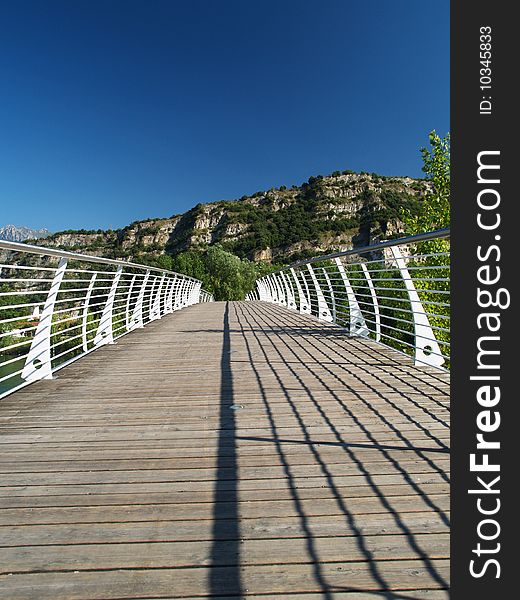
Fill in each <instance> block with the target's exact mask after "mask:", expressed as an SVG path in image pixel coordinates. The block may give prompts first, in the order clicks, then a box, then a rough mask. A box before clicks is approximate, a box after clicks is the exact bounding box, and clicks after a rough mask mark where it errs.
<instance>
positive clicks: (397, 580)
mask: <svg viewBox="0 0 520 600" xmlns="http://www.w3.org/2000/svg"><path fill="white" fill-rule="evenodd" d="M0 431H1V435H0V509H1V510H0V597H2V598H6V599H9V600H17V599H20V600H21V599H31V600H44V599H46V598H49V599H50V598H52V600H60V599H61V600H73V599H83V600H93V599H97V600H101V599H105V600H109V599H112V600H116V599H139V598H142V599H144V598H161V599H163V600H166V599H173V598H184V599H187V600H189V599H195V598H201V597H218V598H220V599H225V598H227V599H229V600H232V599H234V600H238V599H239V598H249V597H251V598H252V597H256V596H258V597H261V598H263V599H264V600H273V599H274V598H279V599H281V598H286V597H287V598H302V599H303V600H317V599H318V598H320V599H326V600H334V599H345V600H364V599H369V598H403V599H409V600H411V599H424V600H440V599H441V598H447V597H448V591H447V590H448V588H449V523H450V521H449V519H450V516H449V377H448V375H447V374H446V373H444V372H442V371H439V370H436V369H433V368H429V367H415V366H414V365H413V363H412V361H411V360H410V359H408V358H407V357H405V356H404V355H402V354H399V353H397V352H395V351H393V350H391V349H388V348H385V347H384V346H382V345H380V344H377V343H375V342H373V341H370V340H365V339H359V338H351V337H349V336H348V335H347V334H346V333H345V331H343V330H341V329H339V328H337V327H335V326H333V325H329V324H324V323H320V322H319V321H317V320H316V319H313V318H310V317H306V316H302V315H299V314H297V313H295V312H292V311H288V310H286V309H284V308H281V307H278V306H275V305H271V304H265V303H259V302H251V303H246V302H229V303H218V302H216V303H210V304H201V305H196V306H192V307H190V308H188V309H185V310H182V311H179V312H176V313H174V314H172V315H169V316H166V317H163V318H162V319H161V320H158V321H155V322H153V323H151V324H149V325H148V326H147V327H146V328H145V329H142V330H138V331H135V332H134V333H132V334H131V335H128V336H125V337H123V338H121V339H120V340H119V341H118V342H117V343H116V344H114V345H110V346H104V347H102V348H100V349H99V350H98V351H96V352H93V353H91V354H90V355H88V356H86V357H85V358H83V359H81V360H80V361H78V362H76V363H74V364H72V365H70V366H69V367H66V368H65V369H62V370H61V371H59V372H58V374H57V377H56V378H55V379H53V380H51V381H41V382H38V383H35V384H32V385H30V386H28V387H26V388H24V389H22V390H19V391H18V392H16V393H14V394H12V395H11V396H9V397H7V398H5V399H4V400H3V401H2V402H1V403H0Z"/></svg>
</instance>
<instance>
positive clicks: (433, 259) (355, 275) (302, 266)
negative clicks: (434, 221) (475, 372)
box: [246, 229, 450, 368]
mask: <svg viewBox="0 0 520 600" xmlns="http://www.w3.org/2000/svg"><path fill="white" fill-rule="evenodd" d="M449 238H450V231H449V229H441V230H438V231H433V232H429V233H424V234H419V235H415V236H409V237H406V238H401V239H397V240H389V241H385V242H381V243H379V244H375V245H373V246H366V247H363V248H359V249H355V250H348V251H346V252H338V253H335V254H328V255H326V256H318V257H315V258H312V259H310V260H307V261H300V262H297V263H295V264H293V265H291V266H289V267H287V268H284V269H281V270H279V271H275V272H273V273H270V274H269V275H267V276H265V277H262V278H260V279H258V280H257V281H256V286H255V289H254V290H253V291H251V292H250V293H249V294H248V295H247V297H246V299H247V300H261V301H266V302H274V303H276V304H279V305H281V306H285V307H287V308H290V309H293V310H296V311H299V312H300V313H302V314H308V315H313V316H315V317H317V318H318V319H320V320H322V321H326V322H333V323H336V324H338V325H340V326H342V327H345V328H346V329H347V330H348V331H349V333H350V334H351V335H356V336H361V337H370V338H372V339H374V340H376V341H377V342H382V343H385V344H386V345H388V346H392V347H393V348H395V349H397V350H399V351H401V352H405V353H406V354H409V355H412V356H413V357H414V359H415V364H426V365H431V366H435V367H441V368H449V361H450V244H449Z"/></svg>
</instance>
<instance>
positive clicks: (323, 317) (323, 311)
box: [307, 263, 332, 323]
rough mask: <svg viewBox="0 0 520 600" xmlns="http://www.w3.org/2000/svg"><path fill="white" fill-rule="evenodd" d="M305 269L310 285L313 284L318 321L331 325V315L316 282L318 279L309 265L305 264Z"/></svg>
mask: <svg viewBox="0 0 520 600" xmlns="http://www.w3.org/2000/svg"><path fill="white" fill-rule="evenodd" d="M307 269H308V271H309V273H310V276H311V279H312V283H313V284H314V289H315V290H316V299H317V300H318V319H319V320H320V321H326V322H327V323H331V322H332V315H331V314H330V310H329V307H328V305H327V301H326V300H325V296H324V295H323V292H322V291H321V287H320V284H319V282H318V278H317V277H316V273H314V270H313V268H312V267H311V265H310V263H307Z"/></svg>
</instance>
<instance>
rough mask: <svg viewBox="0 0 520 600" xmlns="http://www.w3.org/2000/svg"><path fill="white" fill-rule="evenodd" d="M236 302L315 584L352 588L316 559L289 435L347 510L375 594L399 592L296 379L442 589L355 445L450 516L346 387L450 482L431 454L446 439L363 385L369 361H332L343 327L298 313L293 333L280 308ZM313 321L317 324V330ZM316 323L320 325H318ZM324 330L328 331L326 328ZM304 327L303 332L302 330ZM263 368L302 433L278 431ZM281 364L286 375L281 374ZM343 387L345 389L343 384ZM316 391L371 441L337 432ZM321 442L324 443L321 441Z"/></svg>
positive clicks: (327, 589) (327, 593) (442, 448)
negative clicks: (309, 417)
mask: <svg viewBox="0 0 520 600" xmlns="http://www.w3.org/2000/svg"><path fill="white" fill-rule="evenodd" d="M235 307H236V309H235V310H237V312H238V315H237V316H238V318H237V321H238V324H239V326H240V329H241V330H242V334H243V342H244V345H245V347H246V352H247V357H248V359H249V362H250V364H251V368H252V370H253V372H254V374H255V378H256V380H257V385H258V388H259V390H260V394H261V397H262V403H263V406H264V409H265V412H266V414H267V417H268V422H269V426H270V430H271V432H270V434H271V435H270V437H269V438H262V439H264V440H265V441H267V440H269V441H271V442H272V443H273V445H274V447H275V448H276V452H277V455H278V457H279V460H280V462H281V464H282V467H283V471H284V474H285V477H286V483H287V485H288V488H289V491H290V496H291V498H292V501H293V504H294V508H295V511H296V514H297V515H298V517H299V519H300V521H301V528H302V530H303V531H304V532H305V535H306V546H307V554H308V559H309V561H310V562H311V563H312V568H313V571H314V578H315V581H316V582H317V583H318V584H319V587H320V589H321V591H322V594H323V597H324V598H330V597H332V596H331V594H332V592H333V591H335V590H338V589H344V590H346V589H352V588H348V587H344V588H343V587H341V588H338V586H336V585H334V586H330V585H329V584H328V583H327V579H326V577H325V575H324V573H323V570H322V566H321V564H320V560H319V553H318V550H317V545H316V541H315V539H314V538H313V535H312V529H311V526H310V523H309V518H308V516H307V515H306V513H305V511H304V509H303V503H302V501H301V498H300V496H299V493H298V485H297V482H296V477H295V476H294V474H293V470H292V469H291V465H290V461H289V459H288V455H287V454H286V452H285V450H284V447H285V446H286V444H287V442H290V443H299V444H304V445H305V446H306V447H307V449H308V450H309V451H310V453H311V455H312V457H313V459H314V462H315V465H317V466H318V467H319V471H320V472H321V474H322V476H323V478H324V480H325V481H326V484H327V488H328V490H329V491H330V492H331V495H332V497H333V498H334V500H335V502H336V505H337V508H338V509H339V510H338V512H339V513H340V514H342V515H343V516H344V519H345V525H346V526H347V528H348V531H349V532H350V535H353V536H354V539H355V540H356V544H357V547H358V551H359V553H360V555H361V556H362V557H363V558H362V560H363V561H364V562H366V564H367V567H368V569H369V572H370V574H371V577H372V579H373V581H374V583H375V584H376V586H377V588H378V589H379V590H381V592H379V593H380V594H385V593H387V594H388V595H387V596H385V597H388V598H396V597H398V595H397V594H395V593H394V592H391V591H390V588H391V586H390V584H389V582H388V581H387V580H386V578H385V575H384V572H383V571H384V569H381V567H380V565H379V564H378V561H376V560H374V556H373V554H372V551H371V549H370V547H369V544H368V543H367V539H366V537H365V535H363V528H362V525H361V524H360V523H359V519H358V518H357V517H356V515H355V514H354V513H353V512H352V511H351V509H350V508H349V502H348V499H347V498H346V497H345V494H344V493H343V491H342V489H341V488H340V486H338V484H337V483H336V477H335V475H334V469H333V468H331V466H330V465H329V464H328V463H327V459H326V457H324V456H323V455H322V451H321V450H320V448H321V446H322V442H321V440H320V441H319V442H316V441H315V440H313V439H312V436H311V434H310V432H309V429H308V426H307V424H306V420H305V416H306V415H305V414H304V413H303V412H302V411H301V408H300V406H301V402H302V401H298V402H296V401H295V400H294V399H293V395H294V384H296V387H297V388H298V389H299V390H300V391H301V392H302V394H303V395H304V397H305V400H304V401H303V402H305V404H306V406H307V407H309V406H310V407H312V408H313V410H314V411H315V414H316V415H317V416H319V419H320V422H321V424H322V426H324V427H326V429H327V430H328V431H329V434H330V435H331V436H332V438H333V439H334V442H332V443H333V444H335V445H336V447H337V448H338V451H339V452H343V453H344V454H345V457H346V458H348V459H349V461H350V463H351V464H353V465H355V467H356V468H357V471H358V473H359V474H361V475H362V476H363V478H364V480H365V483H366V484H367V486H368V489H369V490H371V493H372V495H373V497H375V498H377V499H378V500H379V502H380V503H381V508H382V512H386V513H387V514H388V515H390V516H391V517H392V519H393V520H394V523H395V527H396V530H397V531H398V532H399V533H401V534H402V535H403V536H404V537H405V539H406V540H407V543H408V545H409V548H410V550H411V551H412V553H413V555H414V556H415V558H416V559H419V560H420V561H421V562H422V563H423V565H424V567H425V568H426V569H427V571H428V573H429V574H430V577H431V579H432V580H433V581H435V582H436V585H437V586H439V587H440V588H442V589H446V588H447V587H448V583H447V581H446V580H445V579H444V577H443V576H442V575H441V574H440V573H439V572H438V570H437V569H436V567H435V565H434V564H433V562H432V560H431V558H430V556H429V555H428V552H426V551H425V550H423V548H422V547H421V544H420V542H419V540H418V539H417V538H416V536H415V535H414V533H413V531H411V529H410V527H409V526H408V525H407V524H406V522H405V520H404V519H403V517H402V515H401V514H400V512H399V510H398V509H396V508H395V507H394V505H393V500H392V499H391V498H389V497H387V495H386V494H385V493H384V490H382V489H381V486H380V484H379V483H378V478H377V476H374V473H372V472H371V468H372V465H371V464H365V462H364V457H363V455H362V454H359V453H358V452H357V450H358V449H361V448H363V449H364V448H367V447H370V448H372V449H374V450H377V451H378V452H379V453H380V454H381V459H382V461H384V462H385V463H386V464H388V465H390V466H391V467H392V469H393V472H395V473H396V474H398V475H399V476H400V478H401V480H402V482H403V484H402V485H408V486H409V488H410V491H409V493H410V495H411V496H415V497H417V498H418V499H420V500H421V501H422V502H423V503H424V505H425V507H427V509H429V510H432V511H435V513H437V514H438V515H439V517H440V518H441V520H442V521H443V522H444V524H445V525H446V526H448V525H449V519H448V517H447V515H446V514H445V512H444V511H443V510H442V509H441V508H440V507H439V506H437V504H436V502H435V501H434V500H433V499H432V498H430V495H429V494H428V493H427V492H426V491H424V490H423V489H422V486H421V485H420V484H419V483H418V482H417V481H415V479H414V478H413V477H411V476H410V474H409V473H408V471H407V468H406V467H405V466H401V464H400V459H398V458H396V456H395V451H393V450H394V449H393V448H391V446H392V445H389V446H390V447H388V446H387V445H386V444H384V443H380V442H379V440H378V434H377V433H374V431H373V426H372V425H371V424H369V423H368V422H364V420H363V418H362V417H360V416H359V415H357V414H356V412H355V411H354V410H353V409H351V408H350V407H349V405H348V404H347V402H346V401H345V393H344V392H348V394H349V396H350V397H354V398H356V401H358V402H359V403H360V405H362V406H363V407H364V412H363V415H364V418H367V415H369V416H370V419H376V421H377V422H379V423H380V424H381V425H382V426H383V427H384V428H385V429H388V430H389V431H390V432H391V433H392V434H393V435H394V436H395V438H397V440H399V442H401V444H402V445H401V446H398V448H399V450H403V451H406V452H404V454H405V456H408V454H409V453H412V454H413V455H414V456H415V458H416V459H419V460H420V461H424V464H425V468H426V469H427V470H429V471H430V472H433V473H436V474H437V476H438V477H440V479H442V480H443V481H445V482H447V481H449V480H448V478H447V475H446V473H445V472H444V470H443V468H442V467H439V466H438V465H437V464H436V462H435V461H434V460H432V459H431V458H430V456H429V452H430V451H433V452H434V453H437V454H438V453H441V454H445V453H446V452H447V446H446V445H445V444H444V442H443V441H442V439H440V438H438V437H437V436H436V435H435V434H434V433H431V431H430V430H429V429H428V427H426V426H424V425H423V424H422V423H421V421H420V420H418V419H417V418H414V417H412V416H410V414H409V413H408V412H407V410H406V409H403V408H402V407H401V406H400V405H399V404H398V403H396V402H395V401H393V400H391V399H390V398H388V397H387V396H385V395H384V394H382V393H381V392H380V391H379V390H378V386H374V385H372V386H371V385H369V384H367V381H368V380H369V378H370V376H374V369H373V368H372V369H370V370H368V369H363V367H362V360H356V363H355V367H356V368H355V369H353V368H350V367H349V364H348V361H345V360H344V357H341V355H340V360H338V361H335V360H334V357H335V356H336V355H337V351H338V349H337V348H334V347H331V346H330V345H329V343H334V341H333V340H334V338H335V337H338V339H343V340H344V338H345V334H344V333H343V336H339V335H338V332H337V330H335V331H331V330H330V329H328V331H321V328H320V327H319V326H316V325H315V324H314V323H312V324H310V325H309V327H307V326H306V325H303V326H302V320H301V319H297V318H296V320H297V321H298V320H299V322H298V323H295V324H294V329H295V330H296V335H292V333H293V331H292V326H289V325H287V326H286V327H283V326H282V327H280V325H279V322H280V316H281V315H280V309H279V308H277V307H271V306H269V305H265V304H264V305H263V306H259V305H258V304H255V303H247V304H246V303H240V304H236V305H235ZM289 314H290V313H289ZM271 322H274V323H275V324H276V325H274V327H273V326H272V325H271V324H270V323H271ZM284 325H285V324H284ZM313 328H314V329H315V331H314V332H313ZM316 329H317V330H318V331H316ZM323 329H324V330H325V329H327V328H323ZM329 331H330V335H329ZM304 332H305V336H304V335H303V334H304ZM317 339H319V344H321V346H320V345H318V344H317V343H316V340H317ZM253 345H254V349H255V351H256V352H258V353H259V354H260V357H261V364H262V369H263V370H262V369H260V368H259V367H258V366H257V362H258V359H255V356H254V353H253ZM323 352H326V353H327V354H328V356H329V360H328V361H327V364H322V363H317V362H316V358H315V357H316V355H317V353H323ZM303 357H306V358H307V360H304V359H303ZM356 358H360V357H356ZM390 360H391V359H390ZM384 361H385V362H386V363H388V362H389V357H388V356H387V355H384ZM302 367H303V369H302ZM332 367H334V368H332ZM265 368H267V369H268V370H269V371H270V374H271V375H272V376H273V377H274V379H275V381H276V383H277V386H278V388H279V389H278V392H277V395H278V396H279V397H280V396H283V398H284V400H285V401H286V402H287V405H288V407H289V408H290V414H291V415H292V417H293V418H294V420H295V423H296V424H297V429H299V431H300V434H301V437H302V438H303V440H302V439H299V440H292V441H291V440H287V439H284V438H283V437H282V436H280V434H279V428H278V426H277V424H276V421H275V417H274V413H273V409H272V407H271V403H270V398H272V397H273V391H272V389H270V390H269V392H268V391H267V390H266V388H265V386H264V381H263V378H264V375H263V374H264V373H265ZM338 368H339V369H340V371H344V375H348V377H349V378H348V381H352V380H354V381H355V382H356V384H359V385H350V384H349V383H347V379H346V378H345V377H340V376H339V375H338V373H337V372H336V369H338ZM359 370H361V373H363V370H364V371H365V375H366V377H362V376H361V375H360V374H359V372H358V371H359ZM282 371H283V375H284V376H283V377H282ZM302 373H305V377H304V376H302ZM288 374H289V378H290V381H291V384H290V385H291V389H289V387H288V380H289V379H288ZM324 374H326V375H327V380H326V379H325V378H324V377H323V375H324ZM308 377H310V378H311V380H312V381H313V382H314V383H312V385H310V384H308V383H307V381H308ZM375 379H376V381H378V382H379V383H383V384H384V385H385V387H386V389H387V390H388V391H390V392H395V393H398V392H399V389H398V388H396V387H395V386H392V385H391V384H389V383H388V382H387V381H383V380H382V379H381V378H380V377H379V376H377V375H376V376H375ZM330 381H333V382H334V385H333V386H331V385H330ZM363 385H364V386H365V387H366V389H367V391H368V392H370V393H371V394H372V395H374V394H375V396H376V397H377V398H378V399H379V400H378V402H379V403H380V404H381V405H382V406H385V407H386V410H387V411H392V412H395V414H396V415H398V416H399V417H400V418H401V419H402V421H403V422H405V423H408V424H409V425H410V426H411V427H412V430H413V431H415V433H417V432H419V433H420V434H421V435H422V436H423V437H425V438H427V439H429V440H430V441H431V442H432V444H433V447H432V448H422V447H420V446H419V445H418V444H416V443H415V441H414V440H411V439H408V437H407V435H406V434H404V433H403V432H402V431H401V430H400V428H399V426H396V425H394V423H393V422H392V420H391V419H390V418H388V417H387V416H386V414H384V411H381V410H379V409H378V408H377V407H376V406H373V405H372V403H371V402H368V401H367V400H366V399H365V398H364V397H363V394H362V393H361V392H359V387H360V386H363ZM342 389H343V390H344V392H342V391H341V390H342ZM320 391H321V392H326V393H327V395H328V397H329V398H332V399H333V400H334V402H335V403H336V405H337V408H338V409H339V410H340V411H342V412H343V413H344V415H345V417H346V418H347V420H348V421H349V422H352V423H353V424H354V425H355V426H356V427H357V429H358V431H360V432H362V434H364V436H365V437H366V439H367V440H368V443H367V444H355V443H350V442H349V440H348V439H347V436H346V434H344V433H342V431H341V430H340V429H339V428H338V423H336V422H335V421H334V420H333V418H331V417H330V416H329V414H328V413H327V411H326V410H324V409H323V408H322V406H321V404H320V399H319V397H318V396H319V393H318V392H320ZM402 397H403V399H404V400H405V401H406V402H408V404H409V405H410V406H411V407H413V409H415V410H422V409H423V408H424V407H422V406H420V405H418V403H417V402H416V401H415V400H414V399H413V398H412V397H411V396H410V395H404V396H402ZM423 413H424V416H425V417H428V418H429V419H430V420H432V421H433V422H436V423H437V425H438V426H447V424H446V423H445V422H444V421H442V419H438V418H437V417H436V415H435V414H434V413H433V412H432V411H430V410H429V409H427V408H426V409H425V410H424V411H423ZM376 429H377V428H376ZM240 439H244V440H245V439H248V438H247V436H240ZM250 439H254V438H250ZM256 439H258V438H256ZM323 445H326V443H325V444H323ZM400 454H401V453H400Z"/></svg>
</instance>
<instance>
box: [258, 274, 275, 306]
mask: <svg viewBox="0 0 520 600" xmlns="http://www.w3.org/2000/svg"><path fill="white" fill-rule="evenodd" d="M260 286H261V287H260ZM258 289H259V290H260V300H264V301H265V302H272V297H271V292H270V290H269V286H268V285H267V281H266V279H265V278H264V277H262V279H261V280H260V285H259V287H258Z"/></svg>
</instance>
